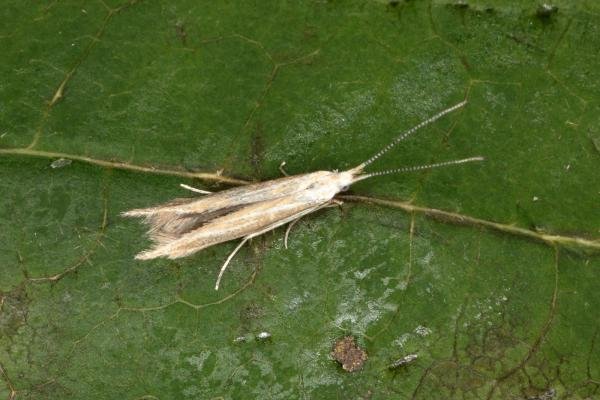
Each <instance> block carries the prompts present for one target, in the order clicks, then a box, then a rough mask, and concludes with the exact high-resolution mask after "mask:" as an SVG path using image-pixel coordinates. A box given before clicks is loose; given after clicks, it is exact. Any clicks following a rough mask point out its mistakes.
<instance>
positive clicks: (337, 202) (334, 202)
mask: <svg viewBox="0 0 600 400" xmlns="http://www.w3.org/2000/svg"><path fill="white" fill-rule="evenodd" d="M342 204H343V202H342V201H340V200H336V199H333V200H331V203H327V204H324V205H322V206H321V207H317V208H315V209H314V210H313V212H314V211H317V210H320V209H321V208H329V207H341V206H342ZM302 217H304V215H302V216H300V217H298V218H296V219H295V220H293V221H292V222H290V224H289V225H288V227H287V229H286V230H285V235H284V236H283V246H284V247H285V248H286V249H287V248H288V245H287V243H288V236H289V235H290V231H291V230H292V226H294V225H295V224H296V222H298V221H299V220H300V218H302Z"/></svg>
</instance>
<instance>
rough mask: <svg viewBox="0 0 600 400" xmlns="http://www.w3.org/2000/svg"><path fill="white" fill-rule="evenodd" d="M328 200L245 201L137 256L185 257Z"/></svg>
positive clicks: (274, 225)
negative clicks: (241, 204)
mask: <svg viewBox="0 0 600 400" xmlns="http://www.w3.org/2000/svg"><path fill="white" fill-rule="evenodd" d="M326 202H327V201H313V202H307V201H306V200H299V199H298V196H284V197H280V198H276V199H270V200H264V201H259V202H255V203H251V204H246V205H243V206H241V207H239V208H236V209H230V210H228V212H227V213H223V214H222V215H219V216H217V217H215V218H213V219H211V220H210V221H207V222H206V223H203V224H200V226H198V227H197V228H195V229H191V230H189V231H187V232H185V233H183V234H181V235H179V236H178V237H177V236H176V235H171V236H162V237H159V238H158V239H159V240H157V246H156V247H154V248H153V249H150V250H148V251H144V252H142V253H140V254H138V255H137V256H136V258H137V259H142V260H146V259H152V258H157V257H168V258H171V259H173V258H180V257H185V256H188V255H190V254H193V253H195V252H197V251H199V250H202V249H204V248H206V247H209V246H212V245H215V244H218V243H223V242H227V241H230V240H233V239H237V238H241V237H246V236H251V235H253V234H257V233H259V232H260V233H264V232H267V231H269V230H271V229H275V228H277V227H278V226H281V225H284V224H286V223H288V222H290V221H293V220H294V219H296V218H299V217H301V216H303V215H306V214H309V213H311V212H313V211H314V210H316V209H317V208H319V207H321V206H322V205H323V204H324V203H326ZM199 218H201V217H199ZM155 236H156V235H155Z"/></svg>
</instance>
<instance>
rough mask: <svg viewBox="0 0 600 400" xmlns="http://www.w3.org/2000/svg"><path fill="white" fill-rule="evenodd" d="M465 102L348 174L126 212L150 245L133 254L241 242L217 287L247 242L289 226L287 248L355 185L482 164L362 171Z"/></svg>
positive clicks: (167, 253)
mask: <svg viewBox="0 0 600 400" xmlns="http://www.w3.org/2000/svg"><path fill="white" fill-rule="evenodd" d="M465 104H466V101H463V102H461V103H458V104H456V105H454V106H452V107H450V108H447V109H445V110H443V111H441V112H439V113H438V114H436V115H434V116H433V117H431V118H429V119H427V120H425V121H423V122H421V123H419V124H418V125H416V126H415V127H413V128H411V129H409V130H408V131H406V132H404V133H402V134H401V135H400V136H397V137H396V138H395V139H394V140H393V141H392V142H390V143H389V144H388V145H387V146H385V147H384V148H383V149H381V150H380V151H379V152H377V153H376V154H375V155H374V156H372V157H371V158H369V159H368V160H366V161H365V162H363V163H361V164H360V165H358V166H356V167H354V168H352V169H349V170H347V171H341V172H338V171H337V170H335V171H316V172H310V173H306V174H300V175H293V176H286V177H282V178H279V179H273V180H270V181H266V182H260V183H255V184H250V185H247V186H242V187H236V188H232V189H228V190H224V191H221V192H217V193H210V192H206V191H203V190H199V189H195V188H193V187H190V186H187V185H182V187H184V188H186V189H189V190H192V191H194V192H198V193H202V194H205V196H204V197H202V198H180V199H174V200H172V201H170V202H168V203H165V204H161V205H158V206H155V207H149V208H140V209H135V210H130V211H126V212H124V213H123V214H122V215H123V216H125V217H142V218H144V222H145V223H146V224H147V225H148V226H149V229H148V235H149V237H150V239H152V241H153V242H154V247H152V248H151V249H149V250H146V251H143V252H141V253H139V254H138V255H136V256H135V258H136V259H138V260H150V259H153V258H157V257H166V258H170V259H174V258H180V257H186V256H189V255H191V254H194V253H196V252H197V251H200V250H202V249H205V248H207V247H209V246H213V245H215V244H219V243H223V242H228V241H230V240H234V239H239V238H242V241H241V242H240V243H239V244H238V245H237V246H236V248H235V249H234V250H233V251H232V252H231V254H230V255H229V256H228V257H227V259H226V260H225V262H224V263H223V265H222V267H221V270H220V272H219V275H218V277H217V281H216V284H215V289H216V290H218V289H219V283H220V281H221V277H222V276H223V273H224V272H225V269H226V268H227V265H228V264H229V262H230V261H231V259H232V258H233V257H234V256H235V254H236V253H237V252H238V251H239V249H240V248H241V247H242V246H243V245H244V243H246V242H247V241H248V240H250V239H252V238H253V237H256V236H259V235H262V234H263V233H266V232H268V231H271V230H273V229H275V228H277V227H279V226H282V225H285V224H288V223H289V224H290V225H289V226H288V229H287V231H286V233H285V240H284V243H285V247H286V248H287V237H288V233H289V229H290V228H291V226H292V225H293V224H294V223H295V222H296V221H298V220H299V219H300V218H302V217H303V216H305V215H307V214H310V213H312V212H315V211H317V210H319V209H321V208H324V207H329V206H331V205H334V204H339V203H340V202H339V200H336V199H335V198H334V197H335V195H336V194H338V193H340V192H343V191H346V190H348V188H349V186H350V185H352V184H353V183H355V182H358V181H361V180H363V179H367V178H371V177H374V176H381V175H388V174H395V173H402V172H411V171H419V170H425V169H431V168H438V167H443V166H448V165H457V164H463V163H467V162H471V161H482V160H483V157H470V158H465V159H461V160H452V161H445V162H439V163H435V164H428V165H419V166H412V167H402V168H396V169H390V170H386V171H379V172H371V173H366V172H364V169H365V168H366V167H367V166H368V165H369V164H371V163H372V162H374V161H375V160H377V159H378V158H379V157H381V156H382V155H383V154H385V153H387V152H388V151H389V150H390V149H391V148H393V147H394V146H395V145H397V144H398V143H400V142H401V141H402V140H404V139H406V138H407V137H409V136H410V135H412V134H413V133H414V132H416V131H417V130H418V129H420V128H422V127H424V126H426V125H429V124H431V123H432V122H434V121H436V120H438V119H439V118H441V117H443V116H444V115H446V114H448V113H450V112H452V111H454V110H457V109H458V108H460V107H463V106H464V105H465Z"/></svg>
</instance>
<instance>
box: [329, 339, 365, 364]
mask: <svg viewBox="0 0 600 400" xmlns="http://www.w3.org/2000/svg"><path fill="white" fill-rule="evenodd" d="M331 356H332V357H333V358H334V359H335V360H336V361H337V362H339V363H340V364H342V368H344V370H346V371H348V372H355V371H358V370H360V369H361V368H362V366H363V364H364V363H365V361H366V360H367V352H366V351H364V350H363V349H361V348H360V347H358V346H357V345H356V343H355V341H354V337H353V336H346V337H344V338H342V339H339V340H338V341H336V342H335V343H334V345H333V349H332V350H331Z"/></svg>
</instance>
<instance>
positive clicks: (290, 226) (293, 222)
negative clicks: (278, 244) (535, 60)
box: [283, 217, 302, 249]
mask: <svg viewBox="0 0 600 400" xmlns="http://www.w3.org/2000/svg"><path fill="white" fill-rule="evenodd" d="M300 218H302V217H300ZM300 218H296V219H295V220H293V221H292V222H290V223H289V225H288V226H287V229H286V230H285V235H284V236H283V246H284V247H285V248H286V249H287V248H288V245H287V240H288V236H289V235H290V231H291V230H292V226H294V224H295V223H296V222H298V221H299V220H300Z"/></svg>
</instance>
